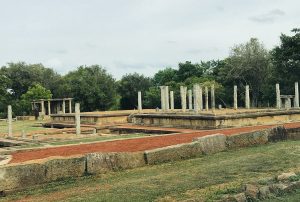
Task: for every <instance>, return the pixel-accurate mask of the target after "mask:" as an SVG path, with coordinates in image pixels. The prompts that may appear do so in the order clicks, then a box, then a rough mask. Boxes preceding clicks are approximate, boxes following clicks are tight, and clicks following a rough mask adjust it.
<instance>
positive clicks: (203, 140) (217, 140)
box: [193, 134, 226, 154]
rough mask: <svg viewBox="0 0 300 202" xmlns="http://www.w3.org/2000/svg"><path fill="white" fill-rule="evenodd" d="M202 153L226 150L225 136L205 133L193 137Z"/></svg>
mask: <svg viewBox="0 0 300 202" xmlns="http://www.w3.org/2000/svg"><path fill="white" fill-rule="evenodd" d="M193 141H195V142H198V143H199V146H200V149H201V151H202V152H203V153H204V154H212V153H217V152H221V151H224V150H226V136H225V135H223V134H214V135H207V136H204V137H200V138H195V139H194V140H193Z"/></svg>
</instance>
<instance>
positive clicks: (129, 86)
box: [118, 73, 151, 109]
mask: <svg viewBox="0 0 300 202" xmlns="http://www.w3.org/2000/svg"><path fill="white" fill-rule="evenodd" d="M150 86H151V79H150V78H148V77H145V76H144V75H140V74H138V73H134V74H126V75H125V76H123V77H122V79H121V80H120V81H119V82H118V92H119V94H120V96H121V100H120V105H121V108H122V109H133V108H137V95H138V91H142V95H145V92H146V91H147V90H148V89H149V87H150ZM143 97H144V96H143ZM144 100H145V99H144Z"/></svg>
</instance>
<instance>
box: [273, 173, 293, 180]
mask: <svg viewBox="0 0 300 202" xmlns="http://www.w3.org/2000/svg"><path fill="white" fill-rule="evenodd" d="M295 176H296V174H295V173H294V172H289V173H282V174H281V175H278V176H277V180H279V181H285V180H289V178H290V177H295Z"/></svg>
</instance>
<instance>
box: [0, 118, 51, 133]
mask: <svg viewBox="0 0 300 202" xmlns="http://www.w3.org/2000/svg"><path fill="white" fill-rule="evenodd" d="M38 123H41V121H14V122H13V133H20V132H22V130H25V132H32V131H36V130H47V128H43V127H39V126H38ZM7 131H8V124H7V122H6V121H0V134H1V133H2V134H3V133H7Z"/></svg>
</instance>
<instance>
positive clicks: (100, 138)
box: [49, 133, 149, 146]
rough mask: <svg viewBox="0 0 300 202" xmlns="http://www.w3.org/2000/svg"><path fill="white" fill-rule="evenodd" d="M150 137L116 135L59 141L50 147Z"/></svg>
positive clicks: (51, 143)
mask: <svg viewBox="0 0 300 202" xmlns="http://www.w3.org/2000/svg"><path fill="white" fill-rule="evenodd" d="M145 136H149V135H148V134H145V133H136V134H128V135H115V136H96V137H87V138H82V139H76V140H65V141H58V142H50V143H49V144H50V145H56V146H58V145H67V144H78V143H89V142H96V141H108V140H116V139H130V138H139V137H145Z"/></svg>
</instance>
